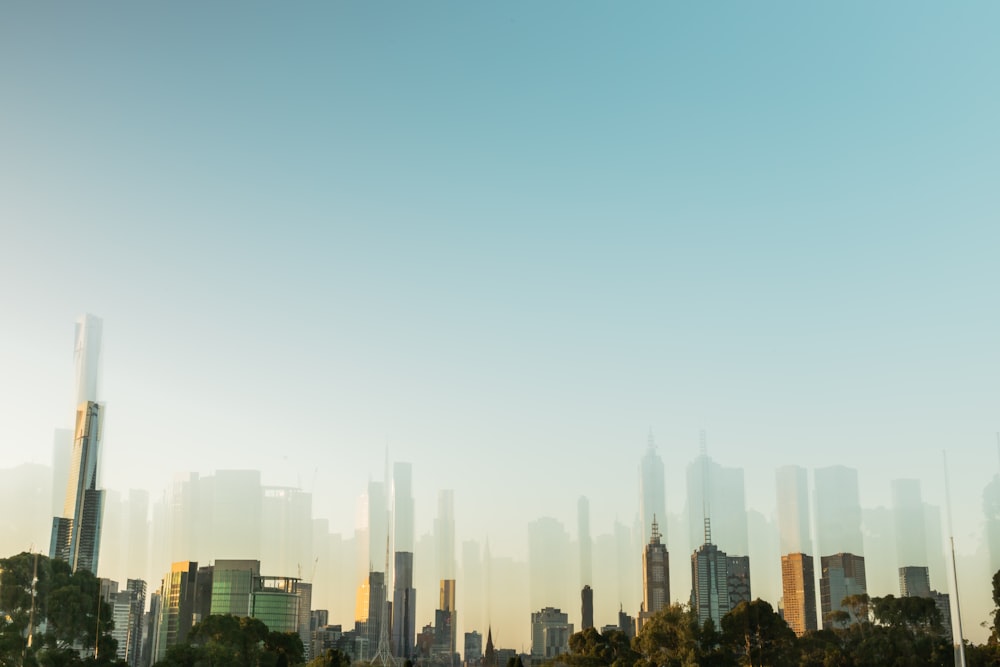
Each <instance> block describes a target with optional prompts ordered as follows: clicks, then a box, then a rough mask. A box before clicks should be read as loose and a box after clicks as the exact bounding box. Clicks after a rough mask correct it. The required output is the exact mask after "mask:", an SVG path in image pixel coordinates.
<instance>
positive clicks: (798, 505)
mask: <svg viewBox="0 0 1000 667" xmlns="http://www.w3.org/2000/svg"><path fill="white" fill-rule="evenodd" d="M775 480H776V482H777V490H778V531H779V534H780V542H779V551H780V553H781V554H782V555H784V554H793V553H806V554H809V553H812V552H813V551H812V539H811V537H810V530H809V478H808V476H807V474H806V469H805V468H800V467H798V466H782V467H780V468H778V469H777V470H776V471H775Z"/></svg>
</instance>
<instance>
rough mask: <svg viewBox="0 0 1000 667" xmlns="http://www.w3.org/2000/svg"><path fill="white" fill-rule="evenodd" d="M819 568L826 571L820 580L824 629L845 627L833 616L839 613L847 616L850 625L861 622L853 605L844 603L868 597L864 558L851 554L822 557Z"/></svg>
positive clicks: (823, 571)
mask: <svg viewBox="0 0 1000 667" xmlns="http://www.w3.org/2000/svg"><path fill="white" fill-rule="evenodd" d="M820 566H821V567H822V568H823V570H822V574H821V576H820V579H819V593H820V608H821V609H822V612H823V629H824V630H826V629H832V628H835V627H843V624H842V623H839V622H837V621H836V620H835V619H834V618H833V617H832V616H831V614H832V613H833V612H836V611H844V612H847V614H848V620H847V623H848V624H851V623H856V622H857V621H858V619H857V618H855V616H854V611H853V609H852V608H851V605H845V604H844V599H845V598H847V597H849V596H852V595H867V594H868V583H867V580H866V578H865V559H864V557H863V556H856V555H854V554H850V553H839V554H833V555H831V556H822V557H821V558H820Z"/></svg>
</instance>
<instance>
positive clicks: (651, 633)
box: [632, 604, 700, 667]
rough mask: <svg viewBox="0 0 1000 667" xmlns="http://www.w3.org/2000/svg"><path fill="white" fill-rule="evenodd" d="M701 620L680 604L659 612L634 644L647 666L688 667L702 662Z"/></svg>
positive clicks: (649, 620) (649, 621)
mask: <svg viewBox="0 0 1000 667" xmlns="http://www.w3.org/2000/svg"><path fill="white" fill-rule="evenodd" d="M697 628H698V619H697V617H695V615H694V614H693V613H692V612H691V611H690V610H689V609H685V608H684V607H681V606H680V605H676V604H673V605H670V606H669V607H664V608H663V609H661V610H660V611H658V612H656V613H655V614H654V615H653V616H652V617H651V618H649V619H646V621H645V622H644V623H643V624H642V630H641V631H640V632H639V635H638V636H637V637H636V638H635V639H634V640H633V641H632V648H633V650H635V651H636V652H637V653H639V654H640V656H641V657H640V659H639V664H640V665H642V666H643V667H688V666H694V665H697V664H698V662H699V657H700V656H699V649H700V646H699V644H698V639H697V637H696V634H697Z"/></svg>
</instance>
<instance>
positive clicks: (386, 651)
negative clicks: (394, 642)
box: [371, 521, 396, 667]
mask: <svg viewBox="0 0 1000 667" xmlns="http://www.w3.org/2000/svg"><path fill="white" fill-rule="evenodd" d="M386 523H388V524H390V525H389V526H388V528H387V530H386V534H385V579H384V580H383V582H384V583H383V584H382V592H383V594H384V595H387V594H388V591H389V534H390V533H391V532H392V530H391V528H392V526H391V523H392V522H391V521H387V522H386ZM379 604H381V605H382V608H381V609H380V610H379V629H378V651H376V652H375V655H374V656H372V662H371V664H373V665H381V667H389V665H395V664H396V661H395V660H394V659H393V657H392V649H390V648H389V619H388V618H386V616H387V614H388V607H389V605H388V604H387V601H386V600H385V599H384V598H383V599H382V600H379Z"/></svg>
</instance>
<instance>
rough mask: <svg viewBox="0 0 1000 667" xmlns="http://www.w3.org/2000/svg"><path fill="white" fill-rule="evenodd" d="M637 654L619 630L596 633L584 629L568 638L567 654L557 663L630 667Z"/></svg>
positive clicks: (585, 666)
mask: <svg viewBox="0 0 1000 667" xmlns="http://www.w3.org/2000/svg"><path fill="white" fill-rule="evenodd" d="M638 659H639V654H638V653H636V652H635V651H633V650H632V646H631V643H630V642H629V638H628V636H626V634H625V633H624V632H622V631H621V630H609V631H608V632H604V633H601V632H598V631H597V630H596V629H594V628H586V629H585V630H582V631H580V632H577V633H575V634H574V635H573V636H571V637H570V638H569V653H568V654H566V655H563V656H560V657H559V658H558V662H560V663H563V664H566V665H573V666H575V667H632V666H633V665H634V664H635V662H636V660H638Z"/></svg>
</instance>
